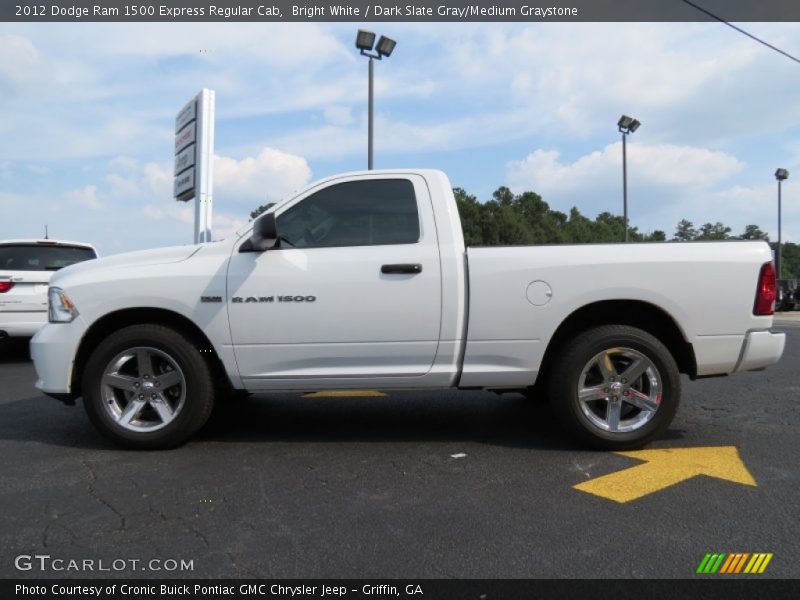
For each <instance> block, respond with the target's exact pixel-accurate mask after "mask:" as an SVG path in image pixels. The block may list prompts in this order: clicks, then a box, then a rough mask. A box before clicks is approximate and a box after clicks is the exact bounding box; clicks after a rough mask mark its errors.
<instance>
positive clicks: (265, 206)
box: [250, 202, 275, 221]
mask: <svg viewBox="0 0 800 600" xmlns="http://www.w3.org/2000/svg"><path fill="white" fill-rule="evenodd" d="M273 206H275V203H274V202H268V203H267V204H262V205H261V206H259V207H258V208H257V209H255V210H254V211H251V212H250V220H251V221H252V220H253V219H255V218H256V217H258V215H260V214H261V213H263V212H266V211H268V210H269V209H270V208H272V207H273Z"/></svg>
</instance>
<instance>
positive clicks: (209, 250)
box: [31, 170, 785, 449]
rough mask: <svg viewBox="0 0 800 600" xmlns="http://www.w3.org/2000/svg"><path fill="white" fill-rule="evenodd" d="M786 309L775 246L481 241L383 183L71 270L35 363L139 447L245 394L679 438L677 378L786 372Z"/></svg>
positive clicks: (453, 213)
mask: <svg viewBox="0 0 800 600" xmlns="http://www.w3.org/2000/svg"><path fill="white" fill-rule="evenodd" d="M775 295H776V284H775V269H774V267H773V265H772V262H771V255H770V249H769V246H768V245H767V244H766V243H765V242H762V241H756V242H702V243H686V244H678V243H671V244H653V243H647V244H597V245H581V246H519V247H497V248H465V247H464V238H463V236H462V231H461V222H460V220H459V214H458V208H457V206H456V201H455V198H454V197H453V192H452V188H451V185H450V181H449V180H448V178H447V176H446V175H445V174H444V173H442V172H440V171H433V170H390V171H367V172H358V173H349V174H345V175H339V176H336V177H331V178H329V179H326V180H323V181H320V182H317V183H315V184H313V185H311V187H309V188H308V189H306V190H305V191H303V192H301V193H300V194H299V195H297V196H296V197H294V198H291V199H289V200H287V201H285V202H283V203H281V204H279V205H278V206H275V207H273V208H272V209H271V210H270V212H268V213H266V214H264V215H262V216H261V217H259V218H258V219H256V220H255V222H253V223H251V224H249V225H248V226H247V227H246V228H244V229H242V230H241V231H239V232H238V234H237V235H234V236H233V237H231V238H230V239H228V240H226V241H221V242H215V243H210V244H203V245H199V246H182V247H175V248H163V249H158V250H147V251H143V252H134V253H131V254H120V255H116V256H112V257H109V258H104V259H99V260H96V261H92V262H88V263H83V264H80V265H74V266H72V267H69V268H67V269H64V270H63V271H62V272H60V273H57V274H56V275H55V276H54V277H53V280H52V282H51V287H50V292H49V298H50V323H49V324H47V325H45V326H44V327H43V328H42V329H41V330H40V331H39V333H37V334H36V337H35V338H34V339H33V341H32V343H31V354H32V356H33V360H34V363H35V365H36V371H37V373H38V376H39V380H38V381H37V383H36V386H37V387H38V388H39V389H40V390H42V391H43V392H44V393H46V394H49V395H51V396H54V397H56V398H60V399H63V400H67V401H70V402H71V401H73V400H74V398H76V397H78V396H82V397H83V404H84V407H85V409H86V411H87V413H88V415H89V417H90V419H91V420H92V422H93V423H94V424H95V426H96V427H97V428H98V429H99V430H100V431H101V432H102V433H103V434H105V435H106V436H108V437H109V438H110V439H112V440H114V441H115V442H117V443H120V444H123V445H126V446H129V447H135V448H165V447H169V446H174V445H176V444H180V443H181V442H183V441H184V440H186V439H187V438H189V437H190V436H191V435H192V434H193V433H194V432H196V431H197V430H198V429H199V428H200V427H201V426H202V425H203V423H204V422H205V421H206V419H207V418H208V416H209V414H210V412H211V408H212V405H213V403H214V400H215V397H218V396H219V394H220V393H224V392H226V391H229V390H231V389H233V390H244V391H247V392H266V391H277V390H301V391H307V390H325V389H344V388H349V389H400V388H405V389H411V388H416V389H444V388H454V387H455V388H468V389H490V390H518V391H522V392H528V391H530V390H531V389H532V388H533V386H536V387H537V388H539V389H541V390H542V391H543V394H542V395H544V396H547V398H548V399H549V400H550V402H551V404H552V406H553V408H554V410H555V412H556V414H557V415H558V416H559V418H560V419H561V421H562V423H563V424H564V425H565V426H566V428H567V429H568V430H569V431H570V432H572V433H573V434H574V435H575V436H576V437H578V438H579V439H580V440H582V441H583V442H586V443H588V444H591V445H593V446H599V447H605V448H618V449H619V448H631V447H635V446H641V445H642V444H644V443H646V442H647V441H649V440H651V439H653V438H654V437H656V436H658V435H659V434H661V433H662V432H663V431H664V430H665V429H666V428H667V426H668V425H669V423H670V421H671V420H672V417H673V415H674V414H675V411H676V409H677V407H678V401H679V399H680V396H681V378H680V374H681V373H684V374H686V375H688V376H689V378H692V379H695V378H699V377H710V376H718V375H726V374H730V373H737V372H741V371H750V370H757V369H762V368H764V367H766V366H768V365H771V364H773V363H775V362H777V361H778V359H779V358H780V357H781V354H782V353H783V348H784V343H785V335H784V334H783V333H778V332H773V331H771V328H772V314H773V308H774V304H775ZM720 298H725V302H724V303H722V304H720V301H719V299H720ZM537 395H538V394H537ZM375 401H376V402H380V400H375Z"/></svg>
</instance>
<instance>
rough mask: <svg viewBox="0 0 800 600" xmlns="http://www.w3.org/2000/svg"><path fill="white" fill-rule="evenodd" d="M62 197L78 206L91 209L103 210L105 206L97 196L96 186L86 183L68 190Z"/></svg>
mask: <svg viewBox="0 0 800 600" xmlns="http://www.w3.org/2000/svg"><path fill="white" fill-rule="evenodd" d="M64 197H65V198H66V199H67V200H68V201H70V202H72V203H74V204H77V205H79V206H83V207H85V208H89V209H91V210H104V209H105V207H104V206H103V204H102V203H101V202H100V199H99V198H98V197H97V186H94V185H86V186H84V187H82V188H80V189H77V190H70V191H69V192H67V193H66V194H64Z"/></svg>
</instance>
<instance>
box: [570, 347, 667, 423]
mask: <svg viewBox="0 0 800 600" xmlns="http://www.w3.org/2000/svg"><path fill="white" fill-rule="evenodd" d="M662 388H663V385H662V382H661V375H660V374H659V372H658V369H657V368H656V366H655V364H653V362H652V361H651V360H650V359H649V358H647V357H646V356H645V355H644V354H642V353H641V352H639V351H637V350H633V349H632V348H622V347H619V348H609V349H607V350H603V351H602V352H599V353H597V354H596V355H595V356H594V357H593V358H592V359H591V360H590V361H589V362H588V363H587V364H586V366H585V367H584V368H583V370H582V371H581V375H580V377H579V378H578V390H577V391H578V402H579V403H580V408H581V411H582V412H583V414H584V416H585V417H586V418H587V419H588V420H589V421H590V422H591V423H592V424H593V425H594V426H595V427H598V428H600V429H602V430H603V431H608V432H612V433H624V432H628V431H635V430H637V429H639V428H640V427H643V426H644V425H645V424H646V423H648V422H649V421H650V420H651V419H652V418H653V417H654V416H655V414H656V412H657V411H658V409H659V406H660V405H661V393H662Z"/></svg>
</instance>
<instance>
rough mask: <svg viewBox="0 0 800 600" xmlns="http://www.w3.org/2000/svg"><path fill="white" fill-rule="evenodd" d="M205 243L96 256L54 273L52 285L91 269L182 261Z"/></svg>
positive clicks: (100, 269)
mask: <svg viewBox="0 0 800 600" xmlns="http://www.w3.org/2000/svg"><path fill="white" fill-rule="evenodd" d="M209 245H211V244H203V245H199V244H198V245H191V246H170V247H168V248H154V249H152V250H138V251H136V252H125V253H123V254H115V255H113V256H108V257H106V258H96V259H94V260H87V261H84V262H81V263H77V264H74V265H70V266H69V267H64V268H63V269H61V270H59V271H56V272H55V273H54V274H53V278H52V279H51V280H50V283H51V285H58V282H59V281H61V280H62V279H63V278H64V277H71V276H73V275H77V274H79V273H80V274H85V273H89V272H91V271H102V270H107V269H119V268H125V267H141V266H146V265H163V264H167V263H175V262H180V261H182V260H186V259H187V258H189V257H191V256H193V255H194V254H196V253H197V252H199V251H200V250H202V249H203V247H204V246H209Z"/></svg>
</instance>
